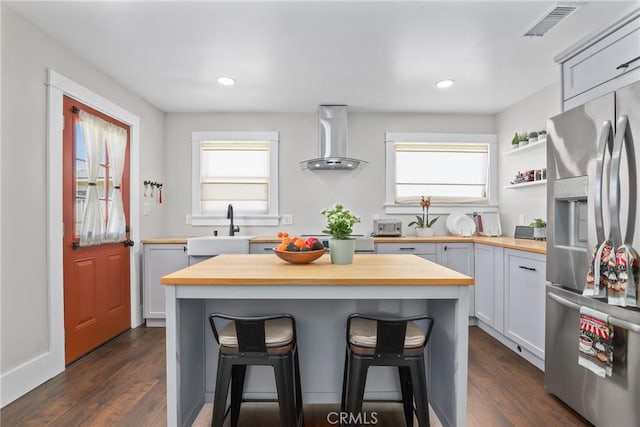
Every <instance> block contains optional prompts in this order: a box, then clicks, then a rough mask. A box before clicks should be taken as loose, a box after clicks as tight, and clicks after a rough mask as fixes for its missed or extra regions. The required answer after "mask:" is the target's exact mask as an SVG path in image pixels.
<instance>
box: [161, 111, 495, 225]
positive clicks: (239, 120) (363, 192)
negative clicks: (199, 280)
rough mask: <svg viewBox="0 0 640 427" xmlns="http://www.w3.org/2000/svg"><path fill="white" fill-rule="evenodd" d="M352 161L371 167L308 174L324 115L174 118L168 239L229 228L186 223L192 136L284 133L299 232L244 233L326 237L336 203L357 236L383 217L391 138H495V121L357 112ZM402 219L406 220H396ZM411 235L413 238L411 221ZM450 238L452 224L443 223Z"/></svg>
mask: <svg viewBox="0 0 640 427" xmlns="http://www.w3.org/2000/svg"><path fill="white" fill-rule="evenodd" d="M348 120H349V145H348V148H347V155H348V156H350V157H355V158H357V159H362V160H366V161H368V162H369V165H368V166H366V167H365V168H363V169H361V170H357V171H354V172H345V171H320V172H311V171H308V170H301V169H300V165H299V162H300V161H302V160H308V159H311V158H315V157H317V156H318V117H317V114H315V113H280V114H278V113H237V114H232V113H220V114H167V116H166V128H165V129H166V153H165V159H166V164H165V171H166V172H165V188H166V203H167V208H166V216H165V221H166V223H165V232H166V234H167V235H168V236H194V235H203V234H211V233H212V232H213V230H214V229H218V230H220V232H221V233H223V234H224V233H226V228H225V227H192V226H190V225H187V224H186V223H185V216H186V215H187V214H189V213H190V209H191V181H190V179H191V177H190V171H191V157H190V155H191V145H190V141H191V132H192V131H234V130H235V131H240V130H243V131H279V132H280V176H279V179H280V213H281V214H293V221H294V224H293V226H286V227H285V226H280V227H252V228H250V227H243V228H242V230H241V234H251V235H266V236H269V235H275V233H276V232H277V231H278V230H287V231H290V232H293V233H310V234H314V233H319V232H321V231H322V229H323V226H324V224H325V221H324V217H323V216H322V215H320V211H321V210H322V209H323V208H325V207H329V206H331V205H333V204H334V203H336V202H341V203H343V204H345V206H346V207H347V208H349V209H350V210H351V211H352V212H354V213H356V214H359V215H360V216H361V217H362V224H359V225H358V226H356V228H355V229H354V232H355V233H362V234H368V233H370V232H371V230H372V226H373V224H372V220H373V215H374V214H379V215H381V216H382V215H383V213H384V212H383V203H384V198H385V194H384V190H385V182H384V179H385V149H384V136H385V132H388V131H396V132H401V131H405V132H419V131H421V132H455V133H495V117H494V116H493V115H455V114H446V115H441V114H366V113H349V116H348ZM394 217H400V216H394ZM402 219H403V220H404V222H405V227H404V228H403V230H404V231H405V233H406V232H409V233H412V231H411V230H409V229H408V228H407V227H406V223H407V222H409V221H411V219H412V217H409V216H406V215H405V216H404V217H403V218H402ZM436 226H437V227H436V232H437V233H440V234H446V233H445V231H444V230H445V228H444V227H445V221H444V219H443V220H442V221H438V222H436Z"/></svg>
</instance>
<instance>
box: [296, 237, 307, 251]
mask: <svg viewBox="0 0 640 427" xmlns="http://www.w3.org/2000/svg"><path fill="white" fill-rule="evenodd" d="M294 244H295V245H296V248H298V249H301V248H303V247H304V246H305V243H304V240H302V239H298V240H296V241H295V242H294Z"/></svg>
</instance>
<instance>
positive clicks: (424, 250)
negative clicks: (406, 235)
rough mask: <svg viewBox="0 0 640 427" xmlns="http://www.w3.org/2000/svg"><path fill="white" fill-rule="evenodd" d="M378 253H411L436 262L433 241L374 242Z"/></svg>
mask: <svg viewBox="0 0 640 427" xmlns="http://www.w3.org/2000/svg"><path fill="white" fill-rule="evenodd" d="M375 246H376V253H378V254H412V255H418V256H419V257H422V258H425V259H428V260H429V261H433V262H437V257H436V244H435V243H413V242H407V243H376V244H375Z"/></svg>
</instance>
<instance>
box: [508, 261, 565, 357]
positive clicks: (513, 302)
mask: <svg viewBox="0 0 640 427" xmlns="http://www.w3.org/2000/svg"><path fill="white" fill-rule="evenodd" d="M504 252H505V253H504V259H505V262H504V265H505V276H504V277H505V287H504V288H505V294H504V334H505V335H506V336H507V337H508V338H510V339H511V340H513V341H514V342H516V343H518V344H519V345H521V346H522V347H524V348H526V349H527V350H529V351H530V352H531V353H533V354H534V355H535V356H537V357H539V358H540V359H543V360H544V323H545V277H546V262H545V257H544V255H538V254H533V253H527V252H523V251H516V250H510V249H507V250H505V251H504ZM576 327H577V326H576Z"/></svg>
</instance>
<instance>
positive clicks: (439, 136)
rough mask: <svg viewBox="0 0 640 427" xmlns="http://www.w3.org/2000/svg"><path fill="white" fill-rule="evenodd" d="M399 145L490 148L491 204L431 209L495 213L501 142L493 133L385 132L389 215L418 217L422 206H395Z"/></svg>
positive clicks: (489, 191) (387, 209) (386, 200)
mask: <svg viewBox="0 0 640 427" xmlns="http://www.w3.org/2000/svg"><path fill="white" fill-rule="evenodd" d="M396 142H442V143H477V144H489V156H488V157H489V158H488V168H489V185H488V186H487V200H488V203H451V204H446V205H440V206H432V207H431V209H430V212H433V213H436V214H445V213H448V212H450V211H451V208H473V209H474V210H477V211H495V210H496V209H497V208H498V138H497V135H496V134H493V133H425V132H386V133H385V203H384V209H385V213H387V214H415V213H420V212H422V210H421V209H420V207H419V206H407V205H398V204H396V203H395V190H394V188H395V174H396V164H395V152H394V144H395V143H396Z"/></svg>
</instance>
